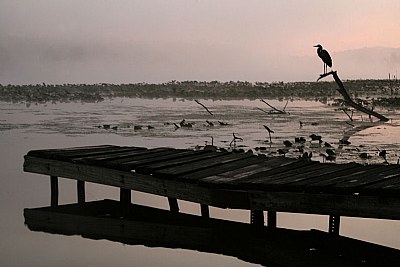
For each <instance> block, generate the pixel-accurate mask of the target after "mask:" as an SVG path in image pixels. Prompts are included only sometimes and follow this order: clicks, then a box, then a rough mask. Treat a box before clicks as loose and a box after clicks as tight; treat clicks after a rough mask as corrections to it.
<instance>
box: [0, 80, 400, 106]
mask: <svg viewBox="0 0 400 267" xmlns="http://www.w3.org/2000/svg"><path fill="white" fill-rule="evenodd" d="M344 85H345V87H346V89H347V90H348V91H349V93H350V94H351V95H352V97H354V98H367V99H371V100H373V101H375V103H374V105H381V106H385V105H387V101H385V99H391V100H390V102H391V104H390V106H393V105H394V106H400V101H399V100H398V98H397V97H398V96H400V82H399V81H395V80H348V81H345V82H344ZM336 88H337V85H336V84H335V83H334V82H327V81H322V82H321V81H320V82H272V83H268V82H255V83H251V82H246V81H244V82H242V81H236V82H233V81H231V82H218V81H211V82H198V81H182V82H179V81H171V82H168V83H160V84H152V83H135V84H108V83H99V84H62V85H61V84H60V85H49V84H45V83H43V84H35V85H0V101H3V102H12V103H47V102H71V101H74V102H76V101H81V102H99V101H103V100H105V99H107V98H115V97H128V98H133V97H134V98H183V99H196V98H197V99H216V100H217V99H224V100H229V99H250V100H252V99H259V98H266V99H282V100H283V99H306V100H315V101H321V102H326V101H329V100H334V99H337V98H339V99H340V98H341V97H340V94H339V93H338V92H337V91H336ZM394 99H395V101H393V100H394ZM385 103H386V104H385Z"/></svg>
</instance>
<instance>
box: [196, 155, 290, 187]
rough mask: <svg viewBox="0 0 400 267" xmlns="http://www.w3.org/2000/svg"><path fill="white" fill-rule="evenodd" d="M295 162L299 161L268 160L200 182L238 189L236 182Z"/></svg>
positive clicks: (285, 159)
mask: <svg viewBox="0 0 400 267" xmlns="http://www.w3.org/2000/svg"><path fill="white" fill-rule="evenodd" d="M295 162H297V160H294V159H288V158H282V157H280V158H273V159H268V160H265V161H263V162H260V163H256V164H252V165H249V166H245V167H243V168H239V169H235V170H232V171H226V172H223V173H220V174H218V175H212V176H209V177H205V178H203V179H201V180H200V182H201V183H202V184H204V185H208V186H227V187H232V186H235V187H237V182H236V181H241V180H242V179H246V178H247V177H249V176H251V175H254V174H258V173H261V172H265V171H270V170H272V169H274V168H279V167H286V166H287V165H290V164H293V163H295Z"/></svg>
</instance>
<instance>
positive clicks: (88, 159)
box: [73, 148, 151, 164]
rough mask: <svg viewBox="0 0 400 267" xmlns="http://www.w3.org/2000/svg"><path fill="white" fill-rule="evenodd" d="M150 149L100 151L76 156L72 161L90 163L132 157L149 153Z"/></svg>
mask: <svg viewBox="0 0 400 267" xmlns="http://www.w3.org/2000/svg"><path fill="white" fill-rule="evenodd" d="M150 151H151V149H146V148H137V149H133V150H127V151H122V152H116V153H102V154H95V155H90V156H83V157H78V158H74V159H73V161H74V162H82V163H84V164H90V163H93V162H98V161H106V160H117V159H125V158H129V157H134V156H137V155H143V154H146V153H149V152H150Z"/></svg>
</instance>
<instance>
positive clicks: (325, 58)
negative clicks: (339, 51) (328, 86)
mask: <svg viewBox="0 0 400 267" xmlns="http://www.w3.org/2000/svg"><path fill="white" fill-rule="evenodd" d="M314 47H318V49H317V54H318V56H319V57H320V58H321V59H322V61H323V62H324V74H326V72H327V66H329V67H330V68H332V58H331V56H330V55H329V53H328V51H326V50H325V49H323V48H322V45H320V44H318V45H314Z"/></svg>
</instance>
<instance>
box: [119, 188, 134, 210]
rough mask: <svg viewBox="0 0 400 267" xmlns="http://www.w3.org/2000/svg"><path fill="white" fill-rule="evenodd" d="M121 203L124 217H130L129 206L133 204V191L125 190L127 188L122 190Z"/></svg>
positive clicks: (120, 194) (120, 193)
mask: <svg viewBox="0 0 400 267" xmlns="http://www.w3.org/2000/svg"><path fill="white" fill-rule="evenodd" d="M119 201H120V202H121V211H122V216H127V215H129V205H130V204H131V202H132V199H131V190H130V189H125V188H120V192H119Z"/></svg>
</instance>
